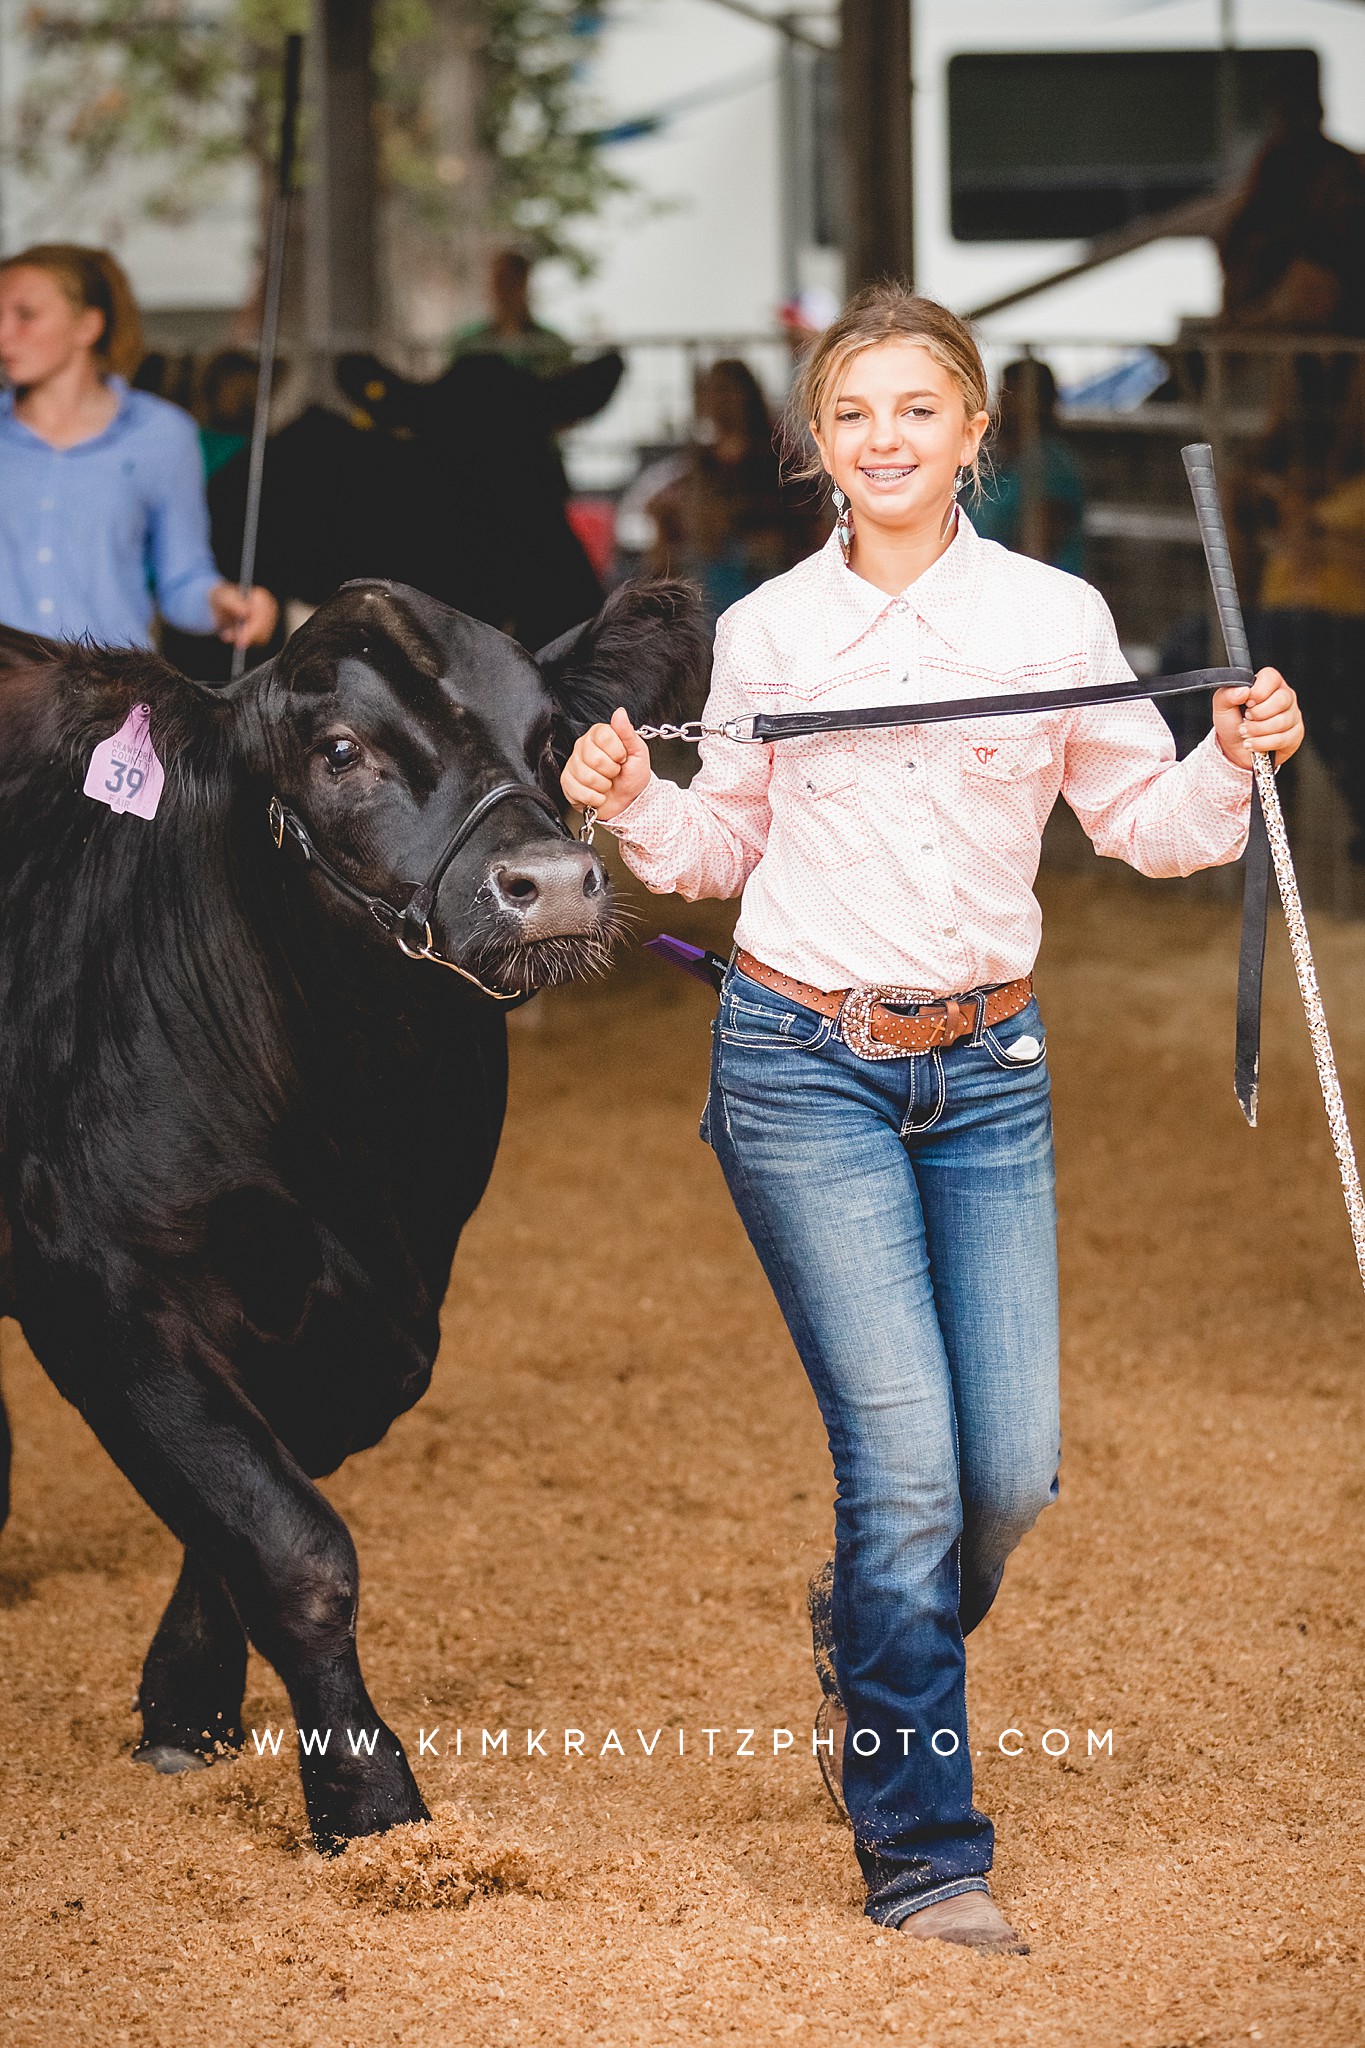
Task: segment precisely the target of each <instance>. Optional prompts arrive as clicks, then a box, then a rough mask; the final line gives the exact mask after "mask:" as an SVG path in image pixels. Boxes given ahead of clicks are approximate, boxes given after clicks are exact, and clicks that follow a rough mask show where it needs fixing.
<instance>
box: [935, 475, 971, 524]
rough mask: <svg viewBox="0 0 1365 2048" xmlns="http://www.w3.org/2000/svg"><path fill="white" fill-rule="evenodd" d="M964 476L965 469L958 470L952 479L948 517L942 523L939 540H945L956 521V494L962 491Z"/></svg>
mask: <svg viewBox="0 0 1365 2048" xmlns="http://www.w3.org/2000/svg"><path fill="white" fill-rule="evenodd" d="M966 474H967V472H966V470H965V469H959V470H958V472H957V475H956V476H955V477H954V478H953V495H952V497H951V499H950V500H949V503H948V516H947V518H946V519H945V520H944V522H943V531H942V533H940V535H939V539H940V540H947V538H948V535H949V533H950V532H951V531H952V528H953V525H954V522H955V521H956V518H957V500H958V494H959V492H960V491H961V489H962V483H963V479H964V478H965V476H966Z"/></svg>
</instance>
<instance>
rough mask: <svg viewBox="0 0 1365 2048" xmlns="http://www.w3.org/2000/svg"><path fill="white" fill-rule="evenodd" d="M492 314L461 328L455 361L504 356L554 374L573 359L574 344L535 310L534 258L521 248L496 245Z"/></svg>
mask: <svg viewBox="0 0 1365 2048" xmlns="http://www.w3.org/2000/svg"><path fill="white" fill-rule="evenodd" d="M488 307H489V312H488V318H487V319H486V320H475V321H472V322H471V323H470V325H469V326H468V327H461V328H459V329H457V331H456V333H455V334H454V336H453V337H452V339H451V345H450V360H451V362H452V363H454V362H458V361H459V359H460V357H461V356H488V355H497V356H505V357H506V358H507V360H508V362H509V363H515V365H516V366H517V368H518V369H519V370H530V371H532V372H534V374H535V375H536V376H539V377H551V376H554V375H555V374H556V373H557V372H558V371H560V370H567V369H568V368H569V365H570V364H571V363H572V362H573V359H574V351H573V344H572V343H571V342H568V341H566V340H565V339H564V336H563V335H562V334H556V333H555V331H554V329H553V327H543V326H542V325H541V323H540V321H539V320H537V319H536V318H535V316H534V315H533V313H532V312H531V260H530V258H529V257H528V256H523V254H522V252H521V251H520V249H497V250H495V251H494V253H493V255H492V257H491V258H490V259H489V264H488Z"/></svg>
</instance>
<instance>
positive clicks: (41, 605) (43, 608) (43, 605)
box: [38, 597, 57, 618]
mask: <svg viewBox="0 0 1365 2048" xmlns="http://www.w3.org/2000/svg"><path fill="white" fill-rule="evenodd" d="M38 609H39V611H40V612H41V613H42V614H43V617H44V618H46V617H47V615H48V613H49V612H55V611H56V609H57V607H56V605H55V604H54V603H53V602H52V599H51V598H50V597H40V598H39V600H38Z"/></svg>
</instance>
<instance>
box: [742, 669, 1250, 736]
mask: <svg viewBox="0 0 1365 2048" xmlns="http://www.w3.org/2000/svg"><path fill="white" fill-rule="evenodd" d="M1252 680H1253V676H1252V671H1251V670H1250V669H1249V668H1195V669H1188V670H1186V671H1185V672H1184V673H1183V674H1181V675H1176V676H1148V677H1146V678H1145V679H1144V678H1141V677H1138V676H1129V677H1127V678H1126V680H1125V681H1123V682H1121V683H1097V684H1094V685H1086V684H1082V685H1081V686H1080V687H1077V686H1076V685H1074V684H1073V685H1071V686H1070V687H1069V688H1066V689H1061V690H1018V691H1014V690H1010V691H1005V692H1002V691H996V692H995V694H994V695H993V696H990V697H945V698H943V699H942V700H941V701H939V702H937V703H931V704H872V705H866V706H863V707H861V708H859V709H857V710H853V711H781V712H774V713H772V714H769V713H767V712H763V711H760V712H757V713H756V714H755V716H754V717H753V718H739V719H730V720H728V721H727V723H726V725H725V726H724V727H722V728H721V730H722V731H723V732H724V733H725V735H726V737H727V738H728V739H737V740H762V741H765V742H772V741H775V740H796V739H805V738H806V737H808V736H809V735H810V734H811V733H821V732H866V731H869V730H871V729H875V728H878V727H882V726H892V725H934V724H938V723H941V722H942V721H945V720H948V719H958V718H1012V717H1014V716H1015V715H1016V714H1017V713H1023V712H1037V711H1084V710H1089V709H1090V707H1091V706H1092V705H1095V704H1135V703H1140V702H1141V701H1142V700H1143V698H1150V697H1180V696H1188V695H1191V694H1192V693H1193V692H1195V691H1196V690H1235V689H1245V688H1248V687H1249V686H1250V684H1251V682H1252ZM745 727H747V728H748V730H747V731H745V730H743V728H745Z"/></svg>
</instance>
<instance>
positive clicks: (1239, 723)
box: [1213, 668, 1303, 768]
mask: <svg viewBox="0 0 1365 2048" xmlns="http://www.w3.org/2000/svg"><path fill="white" fill-rule="evenodd" d="M1213 724H1214V730H1215V731H1216V732H1217V734H1218V744H1219V746H1220V747H1221V748H1222V750H1223V752H1224V753H1225V754H1226V755H1227V757H1228V759H1229V761H1235V762H1236V763H1237V766H1238V767H1239V768H1249V767H1250V766H1251V757H1252V755H1253V754H1273V755H1274V756H1275V759H1276V762H1277V763H1278V764H1280V765H1282V764H1283V763H1284V762H1286V761H1287V760H1288V759H1289V757H1290V755H1291V754H1296V753H1297V752H1298V750H1299V748H1300V746H1301V745H1302V744H1303V718H1302V716H1301V715H1300V712H1299V700H1298V698H1297V697H1296V696H1295V695H1294V692H1293V691H1292V690H1291V689H1290V687H1289V685H1288V683H1287V682H1286V681H1285V679H1284V677H1283V676H1282V675H1281V674H1280V672H1279V670H1278V669H1275V668H1263V669H1260V670H1259V671H1258V672H1257V676H1256V680H1255V682H1254V683H1253V684H1252V685H1251V688H1250V689H1249V690H1248V689H1246V688H1242V689H1234V690H1218V691H1216V692H1215V693H1214V699H1213Z"/></svg>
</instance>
